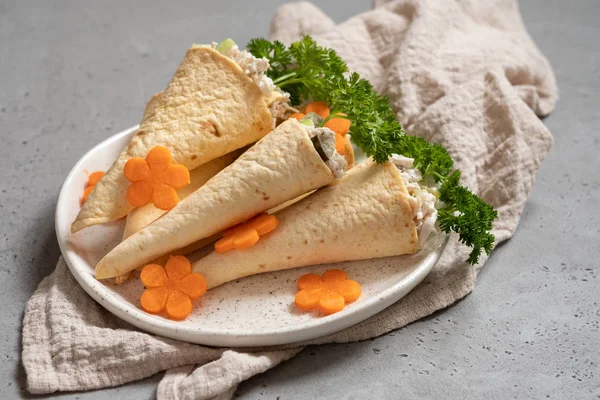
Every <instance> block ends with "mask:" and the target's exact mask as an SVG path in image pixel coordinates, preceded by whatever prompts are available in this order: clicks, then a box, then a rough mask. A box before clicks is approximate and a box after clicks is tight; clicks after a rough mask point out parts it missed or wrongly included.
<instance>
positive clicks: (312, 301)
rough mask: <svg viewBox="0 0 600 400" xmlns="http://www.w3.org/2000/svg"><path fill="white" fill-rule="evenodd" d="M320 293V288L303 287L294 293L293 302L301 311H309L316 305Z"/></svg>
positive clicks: (321, 292)
mask: <svg viewBox="0 0 600 400" xmlns="http://www.w3.org/2000/svg"><path fill="white" fill-rule="evenodd" d="M322 294H323V291H322V290H321V289H304V290H301V291H299V292H298V293H297V294H296V297H295V298H294V303H296V307H298V308H299V309H301V310H302V311H310V310H313V309H314V308H316V307H317V305H318V304H319V300H320V299H321V295H322Z"/></svg>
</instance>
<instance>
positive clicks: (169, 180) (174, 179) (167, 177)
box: [159, 164, 190, 189]
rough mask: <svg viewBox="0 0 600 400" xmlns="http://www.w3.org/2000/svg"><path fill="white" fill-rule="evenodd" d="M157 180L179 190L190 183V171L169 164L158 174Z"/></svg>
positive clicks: (177, 165)
mask: <svg viewBox="0 0 600 400" xmlns="http://www.w3.org/2000/svg"><path fill="white" fill-rule="evenodd" d="M159 180H160V181H161V182H163V183H165V184H167V185H169V186H172V187H174V188H175V189H179V188H182V187H184V186H186V185H188V184H189V183H190V171H188V169H187V168H186V167H185V166H183V165H181V164H171V165H169V166H168V167H167V169H166V170H165V171H164V172H162V173H161V174H160V176H159Z"/></svg>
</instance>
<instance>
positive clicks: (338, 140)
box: [335, 132, 346, 155]
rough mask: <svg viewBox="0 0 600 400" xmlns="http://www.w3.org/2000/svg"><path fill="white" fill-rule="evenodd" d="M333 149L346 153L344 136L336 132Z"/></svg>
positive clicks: (342, 153)
mask: <svg viewBox="0 0 600 400" xmlns="http://www.w3.org/2000/svg"><path fill="white" fill-rule="evenodd" d="M335 150H336V151H337V152H338V153H339V154H341V155H344V153H346V141H345V140H344V137H343V136H342V135H340V134H339V133H337V132H336V133H335Z"/></svg>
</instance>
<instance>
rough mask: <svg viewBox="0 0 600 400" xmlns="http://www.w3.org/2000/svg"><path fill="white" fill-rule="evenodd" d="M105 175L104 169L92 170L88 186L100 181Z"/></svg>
mask: <svg viewBox="0 0 600 400" xmlns="http://www.w3.org/2000/svg"><path fill="white" fill-rule="evenodd" d="M103 176H104V171H96V172H92V173H91V174H90V176H89V178H88V183H87V185H88V187H89V186H94V185H95V184H96V183H98V182H99V181H100V179H102V177H103Z"/></svg>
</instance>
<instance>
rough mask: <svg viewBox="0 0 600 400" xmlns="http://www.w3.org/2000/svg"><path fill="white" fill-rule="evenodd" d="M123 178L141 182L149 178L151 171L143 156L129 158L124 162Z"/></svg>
mask: <svg viewBox="0 0 600 400" xmlns="http://www.w3.org/2000/svg"><path fill="white" fill-rule="evenodd" d="M123 173H124V174H125V178H127V180H128V181H130V182H141V181H145V180H147V179H150V177H151V176H152V172H151V171H150V167H149V166H148V163H147V162H146V160H144V159H143V158H139V157H135V158H130V159H129V160H127V162H126V163H125V167H124V170H123Z"/></svg>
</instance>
